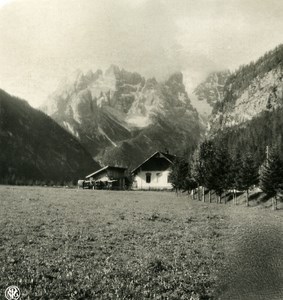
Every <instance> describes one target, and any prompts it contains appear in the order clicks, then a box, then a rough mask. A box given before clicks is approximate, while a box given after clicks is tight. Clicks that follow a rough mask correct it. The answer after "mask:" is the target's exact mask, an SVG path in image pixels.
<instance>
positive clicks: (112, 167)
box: [85, 166, 127, 178]
mask: <svg viewBox="0 0 283 300" xmlns="http://www.w3.org/2000/svg"><path fill="white" fill-rule="evenodd" d="M107 169H120V170H127V168H124V167H114V166H106V167H103V168H101V169H99V170H97V171H95V172H93V173H91V174H89V175H87V176H86V177H85V178H89V177H92V176H94V175H97V174H99V173H101V172H103V171H104V170H107Z"/></svg>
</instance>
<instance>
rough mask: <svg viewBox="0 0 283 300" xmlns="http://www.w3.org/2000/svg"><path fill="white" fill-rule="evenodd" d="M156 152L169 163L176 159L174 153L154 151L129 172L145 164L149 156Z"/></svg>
mask: <svg viewBox="0 0 283 300" xmlns="http://www.w3.org/2000/svg"><path fill="white" fill-rule="evenodd" d="M158 153H159V154H160V156H161V157H163V158H165V159H166V160H167V161H168V162H169V163H170V164H173V162H174V160H175V159H176V156H175V155H172V154H169V153H164V152H160V151H156V152H155V153H153V154H152V155H151V156H150V157H149V158H147V159H146V160H145V161H143V162H142V163H141V164H140V165H138V166H137V167H136V168H135V169H133V170H132V172H131V173H134V172H135V171H136V170H137V169H138V168H140V167H141V166H142V165H143V164H145V163H146V162H147V161H149V160H150V159H151V158H153V157H154V156H155V155H156V154H158Z"/></svg>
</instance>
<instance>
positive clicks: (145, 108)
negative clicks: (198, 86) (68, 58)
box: [42, 65, 203, 167]
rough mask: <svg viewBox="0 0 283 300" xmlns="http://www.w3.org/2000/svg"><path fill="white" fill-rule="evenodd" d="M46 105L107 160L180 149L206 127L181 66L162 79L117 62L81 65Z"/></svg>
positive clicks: (130, 162) (127, 160)
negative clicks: (105, 65) (86, 68)
mask: <svg viewBox="0 0 283 300" xmlns="http://www.w3.org/2000/svg"><path fill="white" fill-rule="evenodd" d="M42 110H43V111H44V112H46V113H47V114H48V115H49V116H51V117H52V118H53V119H54V120H55V121H56V122H57V123H58V124H60V125H61V126H63V127H64V128H66V129H67V130H68V131H69V132H71V133H72V134H73V135H74V136H75V137H76V138H77V139H78V140H79V141H80V142H81V144H82V145H83V146H84V147H85V148H86V149H87V150H88V151H89V152H90V153H91V155H92V156H93V157H95V158H96V159H98V160H99V162H100V163H101V164H103V165H106V164H115V165H125V166H129V167H134V166H135V165H136V164H137V163H139V162H141V161H142V160H144V159H145V158H146V157H147V156H148V155H150V154H152V153H153V152H155V151H157V150H164V148H167V149H170V151H172V152H174V153H176V154H180V153H181V152H184V151H187V150H188V148H190V147H191V148H193V147H194V146H196V144H197V143H198V140H199V138H200V136H201V132H202V130H203V129H202V127H201V125H200V123H199V117H198V113H197V111H196V109H195V108H193V106H192V105H191V102H190V99H189V97H188V95H187V92H186V89H185V86H184V84H183V75H182V73H180V72H179V73H175V74H172V75H171V76H170V77H169V78H168V80H166V81H164V82H158V81H157V80H156V79H155V78H149V79H145V78H144V77H142V76H141V75H140V74H138V73H135V72H128V71H125V70H124V69H120V68H119V67H117V66H114V65H112V66H111V67H110V68H109V69H107V70H106V71H105V72H102V71H101V70H97V71H96V72H92V71H89V72H87V73H86V74H84V73H83V72H80V71H78V72H77V73H76V74H75V76H74V77H73V78H71V79H70V80H66V81H65V82H64V83H63V84H61V86H60V87H59V88H58V89H57V90H56V91H55V92H54V93H53V94H51V95H50V96H49V98H48V99H47V101H46V104H45V105H44V106H43V107H42Z"/></svg>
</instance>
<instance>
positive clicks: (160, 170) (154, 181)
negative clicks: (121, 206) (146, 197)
mask: <svg viewBox="0 0 283 300" xmlns="http://www.w3.org/2000/svg"><path fill="white" fill-rule="evenodd" d="M175 159H176V156H175V155H172V154H169V153H164V152H160V151H158V152H155V153H154V154H153V155H151V156H150V157H149V158H147V159H146V160H145V161H144V162H143V163H141V164H140V165H139V166H137V167H136V168H135V169H133V170H132V175H133V185H132V188H133V189H136V190H151V189H152V190H170V189H172V188H173V186H172V184H171V182H170V179H169V174H170V172H171V167H172V165H173V162H174V160H175Z"/></svg>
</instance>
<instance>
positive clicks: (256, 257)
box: [0, 186, 283, 300]
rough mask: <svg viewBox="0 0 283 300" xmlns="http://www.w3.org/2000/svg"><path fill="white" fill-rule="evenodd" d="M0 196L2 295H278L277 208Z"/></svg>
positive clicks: (155, 195)
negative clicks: (13, 289)
mask: <svg viewBox="0 0 283 300" xmlns="http://www.w3.org/2000/svg"><path fill="white" fill-rule="evenodd" d="M0 205H1V210H0V239H1V243H0V295H1V296H0V298H1V299H4V291H5V289H6V288H7V287H8V286H10V285H17V286H18V287H19V288H20V290H21V293H22V297H21V299H31V300H33V299H94V300H95V299H176V300H182V299H220V298H221V299H283V296H282V295H283V285H282V282H283V275H282V274H283V266H282V264H283V251H282V249H283V248H282V241H281V240H282V233H283V223H282V221H283V220H282V218H283V213H282V210H278V211H272V210H271V209H270V208H268V207H267V208H266V207H265V206H260V205H257V206H255V207H248V208H247V207H244V205H238V206H234V205H232V204H231V203H227V204H216V203H203V202H200V201H197V200H192V199H191V198H190V197H188V196H187V195H185V194H181V195H179V196H178V197H177V196H176V195H175V193H172V192H133V191H119V192H115V191H93V190H77V189H65V188H50V187H11V186H0Z"/></svg>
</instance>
